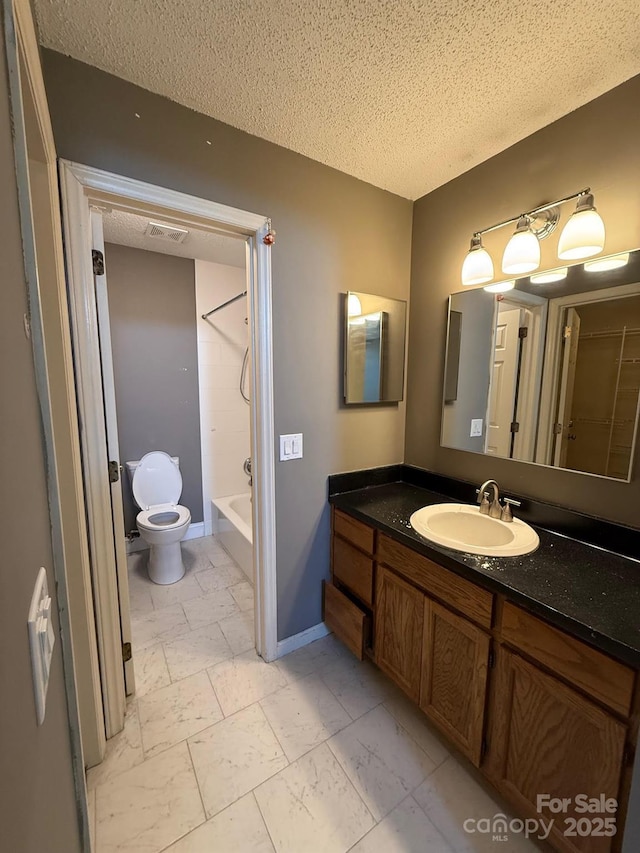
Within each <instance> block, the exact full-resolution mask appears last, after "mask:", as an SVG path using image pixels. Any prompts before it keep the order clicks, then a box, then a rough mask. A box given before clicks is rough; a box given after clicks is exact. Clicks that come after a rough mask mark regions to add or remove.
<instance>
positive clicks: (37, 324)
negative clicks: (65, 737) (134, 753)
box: [2, 0, 104, 850]
mask: <svg viewBox="0 0 640 853" xmlns="http://www.w3.org/2000/svg"><path fill="white" fill-rule="evenodd" d="M2 6H3V10H2V11H3V18H4V21H3V23H4V38H5V47H6V55H7V72H8V82H9V101H10V112H11V119H12V123H13V139H14V156H15V169H16V185H17V190H18V206H19V214H20V232H21V237H22V247H23V254H24V270H25V277H26V284H27V292H28V297H29V320H30V326H31V340H32V349H33V360H34V373H35V383H36V390H37V395H38V403H39V407H40V413H41V418H42V434H43V444H44V456H45V463H46V467H47V472H46V481H47V492H48V500H49V515H50V521H51V546H52V559H53V571H54V576H55V582H56V595H57V609H58V618H59V628H60V640H61V648H62V662H63V678H64V688H65V698H66V704H67V716H68V727H69V741H70V747H71V763H72V772H73V780H74V788H75V796H76V807H77V813H78V824H79V826H78V829H79V832H80V842H81V845H82V848H83V849H85V850H90V849H91V840H90V829H89V819H88V807H87V792H86V785H85V773H84V756H83V743H82V733H81V729H80V717H79V707H78V699H77V693H76V673H75V665H74V654H73V633H72V632H73V625H72V622H71V617H70V609H69V584H68V577H67V571H66V558H67V556H68V552H67V546H68V545H69V539H70V538H71V537H69V536H68V531H69V530H74V529H75V530H76V531H77V533H78V543H79V544H78V545H77V547H76V548H73V549H71V548H69V549H68V550H69V552H70V551H71V550H73V551H74V552H75V553H74V554H73V558H74V559H78V560H79V562H81V563H82V564H83V568H84V569H86V567H87V566H86V564H87V561H86V540H84V539H83V534H84V528H83V524H84V513H83V509H84V508H83V506H82V505H81V504H82V498H81V494H82V488H81V484H80V481H79V479H78V478H77V476H76V477H75V484H74V487H73V490H72V491H73V492H74V493H75V498H78V499H79V500H78V502H77V503H76V506H75V508H72V503H73V501H72V500H70V495H69V493H67V494H66V496H65V495H64V494H63V493H62V491H61V486H60V478H59V474H58V471H59V462H58V452H59V451H60V449H61V447H62V448H64V449H65V450H66V451H67V452H68V454H69V456H70V457H71V460H72V465H73V466H74V474H76V475H77V474H78V473H79V471H78V469H77V468H76V467H75V466H76V463H77V462H78V457H79V454H78V445H77V434H76V433H75V432H74V429H75V407H74V406H73V405H72V404H73V401H74V396H73V385H72V382H71V381H68V382H67V383H66V384H64V383H61V382H59V381H58V383H57V387H56V388H55V389H52V388H51V387H50V376H49V364H48V361H47V351H46V345H45V342H46V341H47V340H48V341H49V344H50V346H52V349H55V348H56V346H60V347H61V352H62V365H63V367H64V372H65V376H66V377H67V378H68V376H69V373H68V371H69V369H70V368H71V363H70V346H69V340H68V337H67V336H66V335H65V332H66V326H65V319H64V317H63V316H62V315H60V316H58V317H57V318H55V319H54V318H47V319H46V321H45V318H44V316H43V303H45V302H46V300H45V299H44V298H42V297H41V292H40V281H39V269H38V253H41V257H40V259H39V260H40V264H41V269H42V266H44V265H46V266H47V268H48V272H49V274H51V270H52V269H53V270H54V271H55V272H54V275H55V280H56V282H55V283H56V285H57V294H56V297H57V299H58V303H59V307H60V308H63V307H64V308H66V285H65V278H64V259H63V254H62V239H61V233H60V214H59V197H58V184H57V174H56V150H55V144H54V140H53V132H52V129H51V121H50V117H49V110H48V104H47V98H46V93H45V87H44V80H43V76H42V69H41V65H40V52H39V47H38V40H37V36H36V30H35V25H34V21H33V15H32V12H31V4H30V3H29V2H27V0H3V4H2ZM21 69H22V70H23V71H24V72H25V78H26V79H22V76H21ZM24 96H27V97H29V98H30V99H31V101H32V106H33V109H34V112H35V117H36V121H37V133H38V142H39V143H40V144H41V146H42V152H41V154H42V156H41V160H40V162H41V163H42V164H44V165H45V167H46V175H47V183H48V215H49V217H50V218H49V222H48V223H47V231H48V237H50V239H51V243H50V244H48V243H49V239H48V238H47V239H45V240H44V244H43V243H41V242H39V241H37V238H36V233H35V223H34V215H33V210H32V198H31V185H30V177H29V148H28V137H27V130H26V127H25V110H24ZM49 286H50V285H49ZM49 298H50V296H49ZM56 405H57V406H58V411H60V410H61V409H66V413H65V415H64V416H63V418H64V421H65V422H64V423H60V422H59V421H57V422H56V423H55V424H54V411H55V410H56ZM61 420H62V418H61ZM66 473H67V475H68V474H69V471H68V470H67V472H66ZM79 511H80V512H82V516H81V515H80V514H79ZM65 525H67V534H66V533H65ZM83 546H84V551H83ZM76 591H77V590H76ZM81 598H82V601H81V600H80V599H81ZM77 603H78V605H79V606H80V607H81V608H82V610H83V613H82V620H83V622H82V630H80V626H78V629H79V630H78V635H79V637H80V638H81V639H85V640H86V642H87V643H88V644H89V648H90V652H89V654H90V655H91V654H92V652H94V651H95V645H93V646H92V642H93V637H92V635H91V628H92V624H91V619H92V613H91V612H90V610H89V609H88V608H87V605H88V604H89V602H88V599H87V587H86V586H85V587H83V590H82V596H79V597H78V599H77ZM94 698H96V699H99V695H95V691H94ZM95 710H96V714H95V716H96V724H97V725H96V727H95V731H94V732H92V733H91V741H92V748H93V750H94V752H96V753H98V752H100V750H101V749H103V744H104V739H103V740H102V741H100V730H99V723H100V715H101V710H102V709H101V708H100V706H99V704H96V705H95ZM87 734H88V735H89V733H87Z"/></svg>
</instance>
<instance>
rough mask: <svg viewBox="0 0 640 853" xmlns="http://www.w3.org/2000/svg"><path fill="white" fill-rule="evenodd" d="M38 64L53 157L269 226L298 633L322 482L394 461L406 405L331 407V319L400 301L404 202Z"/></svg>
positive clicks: (315, 595)
mask: <svg viewBox="0 0 640 853" xmlns="http://www.w3.org/2000/svg"><path fill="white" fill-rule="evenodd" d="M43 63H44V73H45V82H46V84H47V93H48V97H49V105H50V109H51V115H52V121H53V128H54V133H55V137H56V144H57V148H58V153H59V155H60V156H61V157H66V158H68V159H71V160H75V161H77V162H80V163H86V164H89V165H92V166H97V167H99V168H102V169H107V170H109V171H112V172H116V173H119V174H122V175H127V176H130V177H133V178H138V179H140V180H143V181H149V182H150V183H153V184H157V185H160V186H164V187H169V188H171V189H175V190H180V191H182V192H186V193H191V194H193V195H196V196H200V197H205V198H208V199H212V200H214V201H218V202H222V203H224V204H229V205H233V206H234V207H239V208H241V209H243V210H249V211H253V212H254V213H260V214H264V215H267V216H271V217H272V218H273V222H274V226H275V228H276V229H277V232H278V236H277V242H276V244H275V246H274V247H273V250H272V269H273V289H274V296H273V310H274V328H273V339H274V375H275V430H276V434H278V433H292V432H302V433H304V452H305V456H304V459H301V460H295V461H291V462H284V463H278V465H277V468H276V524H277V572H278V577H277V588H278V635H279V637H280V638H284V637H287V636H290V635H292V634H296V633H298V632H299V631H303V630H304V629H305V628H309V627H310V626H312V625H314V624H316V623H318V622H319V621H320V620H321V615H322V614H321V580H322V578H324V577H327V575H328V571H329V512H328V506H327V475H328V474H330V473H332V472H336V471H345V470H353V469H357V468H366V467H370V466H375V465H386V464H390V463H394V462H400V461H402V458H403V454H404V404H402V403H401V404H399V405H389V406H382V407H380V406H379V407H370V406H366V407H362V408H361V407H355V408H346V407H345V406H343V404H342V402H341V396H342V364H341V348H342V335H343V331H342V328H341V324H340V319H341V316H342V304H343V297H342V296H341V294H344V293H346V291H347V290H361V291H365V292H372V293H381V294H384V295H386V296H391V297H393V298H397V299H407V297H408V289H409V272H410V246H411V216H412V205H411V202H409V201H407V200H406V199H402V198H399V197H398V196H394V195H392V194H391V193H388V192H384V191H382V190H379V189H376V188H375V187H373V186H371V185H369V184H366V183H363V182H362V181H358V180H356V179H355V178H351V177H349V176H347V175H345V174H343V173H341V172H338V171H336V170H334V169H330V168H328V167H326V166H323V165H321V164H320V163H316V162H314V161H312V160H309V159H307V158H306V157H302V156H300V155H298V154H294V153H292V152H291V151H287V150H286V149H284V148H280V147H279V146H277V145H273V144H271V143H268V142H265V141H264V140H261V139H258V138H256V137H253V136H250V135H248V134H246V133H242V132H240V131H238V130H235V129H234V128H231V127H229V126H228V125H224V124H221V123H220V122H217V121H215V120H213V119H210V118H207V117H206V116H203V115H200V114H198V113H196V112H193V111H192V110H189V109H187V108H186V107H181V106H178V105H177V104H174V103H172V102H171V101H168V100H166V99H165V98H162V97H160V96H158V95H153V94H151V93H149V92H146V91H144V90H143V89H140V88H138V87H136V86H133V85H131V84H130V83H126V82H125V81H123V80H119V79H118V78H116V77H113V76H111V75H109V74H106V73H104V72H102V71H99V70H97V69H95V68H91V67H89V66H87V65H84V64H82V63H80V62H77V61H74V60H72V59H69V58H66V57H64V56H62V55H61V54H57V53H55V52H52V51H46V50H45V51H44V55H43ZM135 113H138V114H139V115H140V118H139V119H137V118H136V117H135ZM206 140H210V141H211V142H212V143H213V144H212V145H207V144H206Z"/></svg>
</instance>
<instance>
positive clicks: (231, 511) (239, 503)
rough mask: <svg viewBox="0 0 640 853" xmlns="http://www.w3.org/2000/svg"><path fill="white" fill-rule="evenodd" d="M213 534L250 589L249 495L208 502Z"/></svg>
mask: <svg viewBox="0 0 640 853" xmlns="http://www.w3.org/2000/svg"><path fill="white" fill-rule="evenodd" d="M211 520H212V526H213V532H214V533H215V534H216V536H217V538H218V539H219V541H220V542H221V543H222V545H223V546H224V547H225V548H226V550H227V551H228V552H229V553H230V554H231V556H232V557H233V559H234V560H235V561H236V563H237V564H238V565H239V566H240V568H241V569H242V571H243V572H244V573H245V575H246V576H247V580H248V581H249V583H251V584H252V585H253V529H252V528H253V524H252V518H251V493H250V492H246V493H245V494H242V495H228V496H227V497H224V498H214V499H213V500H212V501H211Z"/></svg>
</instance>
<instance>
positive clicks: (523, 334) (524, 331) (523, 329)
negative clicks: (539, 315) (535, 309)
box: [518, 326, 529, 338]
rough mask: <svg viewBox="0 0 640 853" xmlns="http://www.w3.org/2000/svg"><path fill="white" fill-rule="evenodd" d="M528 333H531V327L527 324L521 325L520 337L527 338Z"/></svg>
mask: <svg viewBox="0 0 640 853" xmlns="http://www.w3.org/2000/svg"><path fill="white" fill-rule="evenodd" d="M528 334H529V329H528V328H527V327H526V326H520V328H519V329H518V337H519V338H526V337H527V335H528Z"/></svg>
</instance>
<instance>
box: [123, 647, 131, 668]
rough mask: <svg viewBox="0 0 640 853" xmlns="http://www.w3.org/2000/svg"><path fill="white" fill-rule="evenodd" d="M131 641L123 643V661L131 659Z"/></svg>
mask: <svg viewBox="0 0 640 853" xmlns="http://www.w3.org/2000/svg"><path fill="white" fill-rule="evenodd" d="M131 657H132V655H131V643H123V644H122V661H123V663H126V662H127V661H129V660H131Z"/></svg>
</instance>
